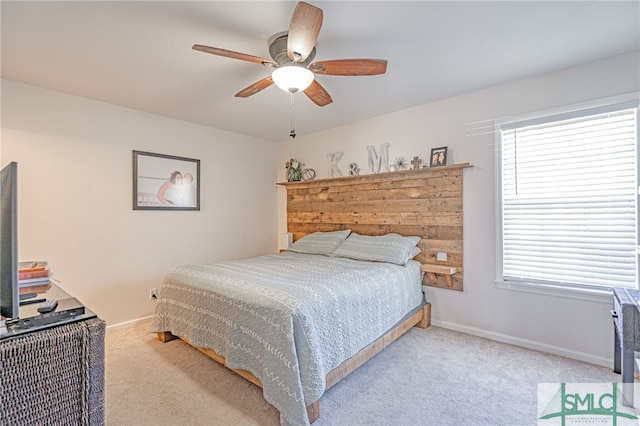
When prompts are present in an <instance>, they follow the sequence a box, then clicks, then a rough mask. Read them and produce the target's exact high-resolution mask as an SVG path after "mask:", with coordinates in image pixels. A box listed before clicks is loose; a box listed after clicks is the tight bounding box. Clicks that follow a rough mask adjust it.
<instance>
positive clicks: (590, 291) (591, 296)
mask: <svg viewBox="0 0 640 426" xmlns="http://www.w3.org/2000/svg"><path fill="white" fill-rule="evenodd" d="M496 287H498V288H500V289H503V290H515V291H523V292H527V293H535V294H542V295H546V296H554V297H566V298H569V299H578V300H586V301H589V302H600V303H607V304H611V303H612V300H613V299H612V297H613V296H612V291H611V287H600V288H589V287H580V286H569V285H559V284H541V283H532V282H524V281H523V282H513V281H509V282H506V281H496Z"/></svg>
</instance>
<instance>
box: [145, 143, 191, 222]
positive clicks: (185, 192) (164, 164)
mask: <svg viewBox="0 0 640 426" xmlns="http://www.w3.org/2000/svg"><path fill="white" fill-rule="evenodd" d="M133 209H134V210H200V160H195V159H193V158H184V157H176V156H174V155H164V154H156V153H153V152H143V151H133Z"/></svg>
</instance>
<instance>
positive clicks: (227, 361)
mask: <svg viewBox="0 0 640 426" xmlns="http://www.w3.org/2000/svg"><path fill="white" fill-rule="evenodd" d="M468 167H471V165H470V164H459V165H450V166H443V167H434V168H426V169H425V168H423V169H417V170H408V171H401V172H393V173H379V174H373V175H365V176H354V177H351V176H350V177H343V178H331V179H317V180H312V181H303V182H282V183H279V184H278V185H280V186H282V187H285V188H286V204H287V231H288V232H290V233H292V234H293V239H294V241H295V243H294V244H293V246H291V247H289V251H287V252H285V253H280V254H274V255H268V256H262V257H258V258H254V259H249V260H243V261H233V262H220V263H216V264H214V265H192V266H187V267H179V268H176V269H174V270H172V271H170V272H169V273H168V274H167V277H166V280H165V284H164V285H163V286H162V287H161V289H160V299H159V301H158V305H157V309H158V310H157V314H156V316H155V317H154V321H153V327H154V328H153V331H154V332H157V333H158V338H159V339H160V340H162V341H169V340H173V339H175V338H178V337H179V338H180V339H182V340H183V341H185V342H187V343H189V344H191V345H192V346H194V347H195V348H197V349H199V350H200V351H202V352H204V353H205V354H207V355H208V356H209V357H211V358H213V359H214V360H216V361H218V362H219V363H221V364H223V365H225V366H227V367H229V368H230V369H232V370H233V371H235V372H236V373H238V374H240V375H241V376H243V377H244V378H246V379H248V380H250V381H251V382H253V383H255V384H256V385H258V386H261V387H262V388H263V395H264V397H265V399H266V400H267V401H268V402H269V403H271V404H272V405H274V406H275V407H276V408H277V409H278V410H279V411H280V413H281V423H282V424H303V425H305V424H308V423H309V422H313V421H314V420H316V419H317V418H318V417H319V415H320V411H319V410H320V408H319V405H320V404H319V401H320V397H321V395H322V394H323V392H325V391H326V390H327V389H329V388H330V387H331V386H333V385H334V384H336V383H337V382H338V381H339V380H341V379H342V378H344V377H346V376H347V375H348V374H349V373H351V372H352V371H354V370H355V369H356V368H358V367H359V366H361V365H362V364H364V363H365V362H366V361H367V360H368V359H370V358H372V357H373V356H374V355H375V354H377V353H378V352H380V351H382V350H383V349H384V348H385V347H387V346H388V345H389V344H391V343H393V341H395V340H396V339H397V338H399V337H400V336H401V335H402V334H404V333H405V332H407V331H408V330H410V329H411V328H412V327H414V326H418V327H422V328H426V327H428V326H429V325H430V320H431V305H430V304H429V303H427V302H425V300H424V295H423V294H422V291H421V290H422V287H421V285H420V284H422V285H424V286H436V287H439V288H441V289H448V290H455V291H462V288H463V277H464V275H463V273H464V268H463V267H462V266H463V262H462V255H463V250H462V243H463V241H462V236H463V232H462V178H463V170H464V169H466V168H468ZM313 235H316V236H318V235H321V236H322V238H320V239H324V240H326V241H320V242H318V241H316V244H315V245H314V244H311V245H307V246H306V249H303V250H299V247H296V246H299V245H300V244H301V242H304V240H305V239H306V240H307V241H308V240H309V237H310V236H313ZM336 235H338V236H340V238H339V239H340V242H339V243H338V244H337V245H336V244H333V245H332V244H329V243H330V242H331V241H333V242H334V243H335V241H334V237H335V236H336ZM346 235H348V237H346ZM394 235H397V236H398V237H401V236H404V237H405V238H412V240H410V241H411V243H414V242H415V241H418V243H417V247H419V248H420V249H421V250H422V251H421V253H419V254H417V255H416V254H414V253H411V255H410V256H409V259H413V260H407V261H406V262H405V263H406V264H404V265H401V263H402V262H396V263H394V261H397V259H399V258H400V256H399V257H398V258H394V257H393V256H392V257H391V259H384V258H380V257H377V258H376V256H373V257H372V258H370V255H371V254H372V253H371V252H370V251H369V250H368V249H366V248H365V249H364V250H363V251H364V253H365V256H359V255H358V248H357V247H355V248H354V247H353V246H351V247H343V246H342V244H343V243H344V242H345V241H346V240H347V239H350V238H354V237H355V240H356V241H358V240H361V239H362V240H367V238H368V237H383V238H382V240H384V239H387V238H388V239H390V240H391V242H392V243H393V241H394V240H397V238H398V237H396V236H394ZM414 236H415V237H414ZM342 237H346V238H342ZM311 239H312V240H313V238H311ZM402 241H406V240H402ZM360 242H362V241H360ZM364 242H365V243H366V241H364ZM302 245H303V248H304V247H305V246H304V244H302ZM364 246H366V244H364V245H363V246H362V247H364ZM362 247H361V248H362ZM296 250H297V251H296ZM335 251H338V255H336V253H335ZM441 251H442V252H446V253H447V254H448V258H447V259H446V260H445V261H441V260H440V259H438V258H437V253H438V252H441ZM375 254H377V255H379V254H380V253H375ZM353 257H355V259H354V258H353ZM389 260H390V261H389ZM403 260H404V259H403ZM418 262H419V263H418ZM397 263H400V264H397ZM420 264H423V265H442V266H448V267H455V268H456V272H455V274H452V275H451V276H450V278H451V281H452V285H447V283H446V282H445V280H444V277H443V276H442V275H439V276H438V277H437V280H435V282H434V280H429V279H427V277H426V276H425V275H424V274H420V272H419V271H420ZM345 267H346V269H347V275H346V276H347V278H346V281H344V282H343V283H342V284H338V282H339V280H338V278H337V277H333V276H332V275H330V273H337V274H340V273H339V271H340V270H341V269H342V268H345ZM299 274H301V275H299ZM405 275H407V276H409V278H408V281H407V282H404V280H403V283H399V281H398V280H400V276H405ZM314 277H317V278H319V279H318V280H315V279H314ZM262 280H266V281H267V282H263V281H262ZM219 281H222V282H224V281H227V282H231V283H235V285H236V287H237V288H235V290H233V292H236V293H237V294H235V295H233V294H226V293H225V295H224V296H219V295H217V296H212V295H211V294H212V293H215V292H214V291H213V290H211V289H208V288H207V286H209V285H211V286H213V287H224V286H222V284H221V282H219ZM207 282H209V283H208V284H207ZM340 282H342V281H340ZM331 283H334V284H333V285H330V284H331ZM408 283H411V284H408ZM270 284H275V285H276V287H275V288H271V287H267V285H270ZM289 287H290V288H289ZM404 287H406V289H403V290H402V291H400V288H404ZM291 289H292V291H293V292H294V295H293V296H289V295H288V293H286V292H287V291H288V290H291ZM409 289H410V290H409ZM351 290H353V291H354V293H353V294H352V295H351V296H349V295H348V293H349V291H351ZM225 291H226V290H225ZM405 291H407V292H408V293H407V294H405V293H404V292H405ZM300 293H302V294H300ZM180 294H181V295H180ZM240 295H244V296H247V295H253V296H252V297H249V300H257V299H264V300H269V301H271V302H272V303H271V305H280V306H282V307H287V309H286V310H285V311H281V310H276V311H275V312H277V313H273V318H275V317H279V318H287V317H289V318H295V319H296V321H288V322H286V328H288V329H289V333H285V334H282V333H281V335H279V334H278V333H280V332H281V331H283V330H284V328H285V326H283V325H275V324H271V326H272V327H274V328H273V329H272V330H271V334H270V335H269V336H270V337H273V338H274V339H275V340H282V341H283V342H284V343H285V345H284V346H277V345H274V344H272V341H271V340H266V339H264V338H263V337H264V336H261V335H260V334H259V333H255V332H254V330H252V329H250V328H247V326H246V325H237V326H236V324H237V323H236V322H235V321H236V318H235V317H229V316H230V315H233V313H232V312H231V310H232V309H231V307H233V306H236V307H238V309H239V306H242V310H243V311H245V310H246V311H247V312H249V313H250V315H253V319H254V320H255V319H256V318H259V319H260V321H261V322H265V321H267V320H268V319H269V318H272V317H268V316H266V315H262V314H259V313H258V312H259V311H260V312H261V310H262V309H263V308H264V307H260V308H258V307H255V306H253V303H252V302H251V303H247V302H246V300H245V302H241V303H237V302H235V301H233V298H232V296H240ZM257 295H261V296H260V297H257ZM354 295H355V296H354ZM211 297H213V298H214V299H217V300H218V302H219V304H220V306H221V307H218V308H215V309H214V308H212V306H213V305H211V306H209V304H213V303H214V302H212V301H211V300H210V299H211ZM350 297H351V298H352V299H350V300H351V301H350V302H346V303H347V305H339V304H338V301H340V300H343V299H349V298H350ZM396 299H400V300H404V302H403V307H402V308H400V307H396V308H397V310H394V311H393V312H392V313H390V312H386V311H384V310H383V309H385V308H387V307H388V306H385V305H396V304H397V303H399V302H397V301H396ZM206 300H209V301H208V302H207V301H206ZM354 300H355V301H354ZM324 303H326V305H325V304H324ZM170 305H173V306H175V307H177V309H178V311H180V310H182V311H183V314H170V313H168V312H166V311H165V309H167V308H168V307H169V306H170ZM344 306H348V308H345V307H344ZM222 307H226V308H228V310H229V312H227V311H224V312H225V313H224V314H221V312H223V310H220V309H222ZM273 307H274V306H270V308H273ZM226 308H225V309H226ZM265 309H266V308H265ZM297 309H299V311H298V310H297ZM191 312H197V314H194V315H197V316H200V317H212V318H213V319H214V320H213V321H204V322H203V321H199V320H198V321H196V320H194V321H190V320H187V319H178V318H177V317H178V316H180V315H185V318H186V316H187V314H189V315H190V313H191ZM283 312H286V315H285V314H284V313H283ZM337 312H346V313H347V315H348V316H347V317H346V318H342V319H337V318H336V317H337ZM236 313H237V312H236ZM292 313H293V314H292ZM172 316H173V318H172ZM254 322H255V321H254ZM267 322H269V321H267ZM207 324H216V325H207ZM225 324H226V327H227V329H226V330H223V329H222V328H221V327H222V325H225ZM327 324H332V328H327V327H325V326H326V325H327ZM305 326H310V327H312V330H311V331H309V330H307V329H305ZM236 327H237V328H236ZM276 330H277V332H276ZM212 332H213V334H214V335H217V338H216V340H217V342H211V341H208V337H207V334H211V333H212ZM334 334H335V335H336V336H342V337H336V336H334ZM308 337H310V338H309V339H308ZM237 338H239V339H240V340H239V341H238V340H233V339H237ZM334 338H337V339H338V342H337V343H336V342H334V341H333V340H332V339H334ZM247 341H253V343H256V342H258V343H259V345H254V346H256V347H258V348H259V347H260V346H261V347H262V354H258V353H256V352H255V351H254V350H253V349H248V348H247V346H246V345H245V343H246V342H247ZM303 343H304V344H303ZM241 346H242V348H243V350H244V351H243V350H241V351H240V352H239V353H238V352H237V351H232V350H230V349H229V347H232V348H234V349H237V348H240V347H241ZM327 346H337V347H338V348H339V351H338V352H337V353H331V354H325V353H322V352H319V354H318V353H317V352H314V351H315V350H317V349H322V348H325V347H327ZM265 353H266V354H268V355H269V356H271V358H274V359H271V360H265V359H264V356H265ZM294 353H295V355H294ZM278 362H279V363H281V364H287V363H289V364H287V369H286V370H287V371H289V373H291V374H290V377H287V378H286V379H285V378H284V376H282V377H281V376H279V375H276V374H275V373H273V370H271V367H272V366H276V365H277V363H278ZM289 367H290V368H289Z"/></svg>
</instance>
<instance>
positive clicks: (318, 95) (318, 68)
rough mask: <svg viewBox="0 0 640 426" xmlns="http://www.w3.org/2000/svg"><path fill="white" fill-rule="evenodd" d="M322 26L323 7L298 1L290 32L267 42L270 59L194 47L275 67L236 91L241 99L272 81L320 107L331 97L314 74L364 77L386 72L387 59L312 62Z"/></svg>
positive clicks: (224, 50) (208, 47)
mask: <svg viewBox="0 0 640 426" xmlns="http://www.w3.org/2000/svg"><path fill="white" fill-rule="evenodd" d="M321 27H322V9H320V8H317V7H315V6H312V5H310V4H308V3H305V2H299V3H298V4H297V5H296V8H295V10H294V12H293V16H292V17H291V23H290V25H289V32H288V33H283V34H279V35H276V36H275V37H274V39H273V40H272V41H271V43H270V45H269V54H270V56H271V58H272V59H266V58H261V57H258V56H253V55H248V54H245V53H239V52H234V51H231V50H226V49H220V48H218V47H210V46H203V45H200V44H194V45H193V49H195V50H198V51H201V52H206V53H212V54H214V55H218V56H225V57H228V58H233V59H240V60H242V61H248V62H254V63H257V64H262V65H265V66H267V67H270V68H274V71H273V73H272V75H270V76H268V77H265V78H263V79H262V80H259V81H257V82H255V83H253V84H251V85H249V86H247V87H245V88H244V89H242V90H241V91H239V92H238V93H236V95H235V96H236V97H240V98H246V97H249V96H251V95H255V94H256V93H258V92H260V91H261V90H264V89H266V88H267V87H269V86H271V85H272V84H274V83H275V84H276V85H277V86H278V87H280V88H281V89H282V90H285V91H288V92H291V93H292V94H293V93H296V92H298V91H304V93H305V95H307V97H309V99H311V100H312V101H313V102H314V103H315V104H316V105H318V106H321V107H322V106H325V105H328V104H330V103H331V102H333V100H332V99H331V96H329V93H327V91H326V90H325V89H324V87H322V86H321V85H320V83H318V82H317V81H316V80H315V78H314V74H321V75H336V76H364V75H379V74H384V73H385V72H386V71H387V61H386V60H384V59H336V60H329V61H320V62H313V63H312V62H311V61H312V60H313V58H314V57H315V55H316V48H315V44H316V40H317V38H318V34H319V33H320V28H321Z"/></svg>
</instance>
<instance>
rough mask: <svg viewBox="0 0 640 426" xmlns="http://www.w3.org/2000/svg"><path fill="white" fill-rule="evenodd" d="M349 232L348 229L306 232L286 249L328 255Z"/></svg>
mask: <svg viewBox="0 0 640 426" xmlns="http://www.w3.org/2000/svg"><path fill="white" fill-rule="evenodd" d="M350 233H351V230H350V229H346V230H344V231H332V232H314V233H313V234H308V235H305V236H304V237H302V238H300V239H299V240H298V241H296V242H295V243H293V244H291V245H290V246H289V248H288V249H287V250H289V251H293V252H296V253H305V254H322V255H325V256H329V255H330V254H331V253H333V251H334V250H335V249H337V248H338V246H339V245H340V243H342V242H343V241H344V240H345V238H347V236H348V235H349V234H350Z"/></svg>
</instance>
